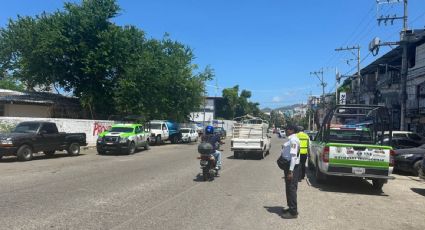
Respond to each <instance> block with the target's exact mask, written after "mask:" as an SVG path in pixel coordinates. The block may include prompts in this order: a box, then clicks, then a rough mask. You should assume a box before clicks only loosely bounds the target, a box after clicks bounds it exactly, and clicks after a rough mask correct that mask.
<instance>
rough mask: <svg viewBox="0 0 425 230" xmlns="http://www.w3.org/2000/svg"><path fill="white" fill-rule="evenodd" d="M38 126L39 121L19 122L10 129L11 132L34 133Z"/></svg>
mask: <svg viewBox="0 0 425 230" xmlns="http://www.w3.org/2000/svg"><path fill="white" fill-rule="evenodd" d="M38 127H40V124H39V123H21V124H19V125H18V126H16V128H15V129H14V130H13V131H12V133H36V132H37V130H38Z"/></svg>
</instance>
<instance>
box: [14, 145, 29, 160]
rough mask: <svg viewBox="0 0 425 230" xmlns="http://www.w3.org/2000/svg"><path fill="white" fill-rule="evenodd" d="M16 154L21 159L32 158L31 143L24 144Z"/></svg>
mask: <svg viewBox="0 0 425 230" xmlns="http://www.w3.org/2000/svg"><path fill="white" fill-rule="evenodd" d="M16 156H17V157H18V160H19V161H30V160H32V148H31V146H29V145H22V146H21V147H19V149H18V151H17V152H16Z"/></svg>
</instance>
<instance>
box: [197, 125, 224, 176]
mask: <svg viewBox="0 0 425 230" xmlns="http://www.w3.org/2000/svg"><path fill="white" fill-rule="evenodd" d="M202 141H204V142H208V143H210V144H211V145H212V147H213V150H214V153H213V154H212V155H213V156H214V158H215V160H216V167H215V169H216V170H220V169H221V152H220V151H219V150H218V146H219V144H224V142H222V141H221V140H220V136H219V135H217V134H214V127H212V126H210V125H209V126H207V127H206V128H205V134H204V135H203V136H202Z"/></svg>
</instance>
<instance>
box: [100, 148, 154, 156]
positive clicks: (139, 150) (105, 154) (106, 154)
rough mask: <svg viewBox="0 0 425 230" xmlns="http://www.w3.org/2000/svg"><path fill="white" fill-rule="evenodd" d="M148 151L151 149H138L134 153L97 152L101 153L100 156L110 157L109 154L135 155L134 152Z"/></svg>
mask: <svg viewBox="0 0 425 230" xmlns="http://www.w3.org/2000/svg"><path fill="white" fill-rule="evenodd" d="M146 151H149V150H146V149H138V150H136V151H135V152H134V153H133V154H130V155H129V154H127V153H119V152H118V153H117V152H106V153H104V154H99V153H98V154H97V155H99V156H102V157H103V156H105V157H108V156H110V157H112V156H115V157H116V156H131V155H134V154H137V153H140V152H146Z"/></svg>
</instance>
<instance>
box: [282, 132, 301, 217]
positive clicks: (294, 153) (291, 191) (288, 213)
mask: <svg viewBox="0 0 425 230" xmlns="http://www.w3.org/2000/svg"><path fill="white" fill-rule="evenodd" d="M296 133H297V126H293V125H290V126H287V127H286V135H288V141H287V142H285V144H284V145H283V148H282V152H281V156H282V158H283V159H284V161H285V162H287V163H286V164H285V167H284V170H283V171H284V173H285V192H286V203H287V205H288V209H283V214H282V218H284V219H293V218H297V217H298V209H297V189H298V179H299V176H300V167H299V164H300V158H299V151H300V140H299V139H298V137H297V135H296Z"/></svg>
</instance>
